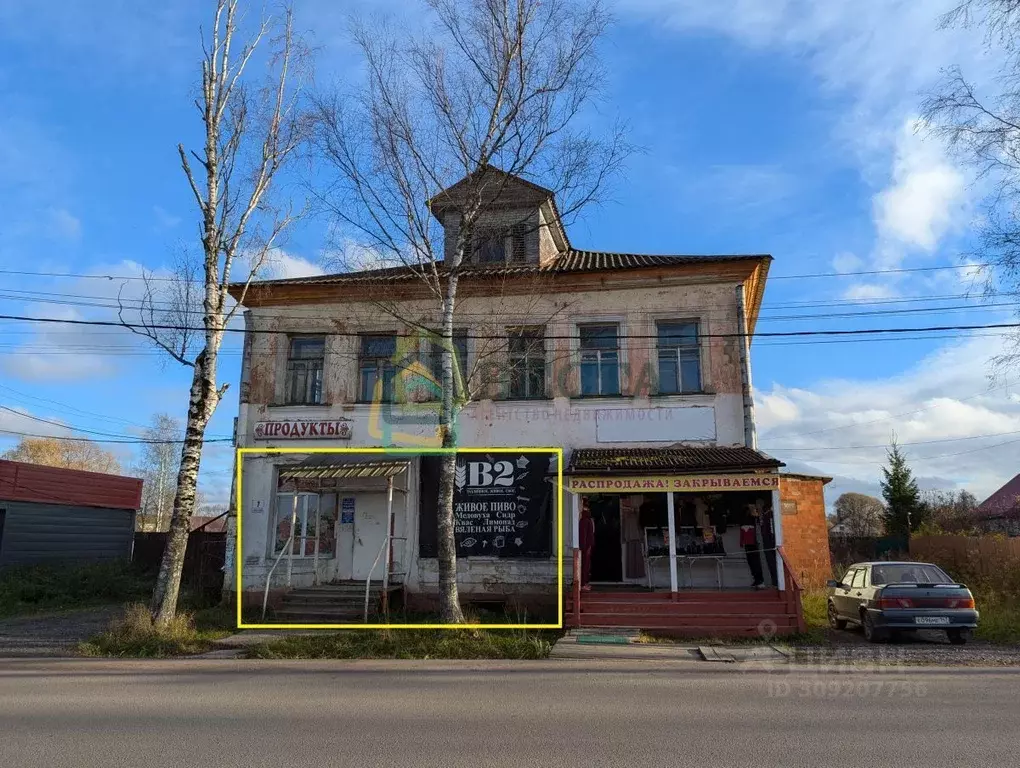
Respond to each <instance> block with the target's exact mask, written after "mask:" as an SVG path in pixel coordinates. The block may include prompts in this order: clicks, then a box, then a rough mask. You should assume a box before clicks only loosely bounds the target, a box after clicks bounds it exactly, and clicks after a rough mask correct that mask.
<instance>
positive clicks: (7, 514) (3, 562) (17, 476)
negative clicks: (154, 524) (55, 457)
mask: <svg viewBox="0 0 1020 768" xmlns="http://www.w3.org/2000/svg"><path fill="white" fill-rule="evenodd" d="M141 500H142V481H141V480H139V479H138V478H134V477H122V476H120V475H104V474H100V473H98V472H81V471H79V470H75V469H61V468H58V467H44V466H41V465H38V464H23V463H22V462H18V461H3V460H0V567H2V566H7V565H27V564H31V563H57V562H83V561H95V560H114V559H117V558H130V557H131V544H132V540H133V538H134V528H135V513H136V512H137V511H138V508H139V506H140V505H141Z"/></svg>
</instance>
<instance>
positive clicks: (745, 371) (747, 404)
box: [737, 283, 758, 450]
mask: <svg viewBox="0 0 1020 768" xmlns="http://www.w3.org/2000/svg"><path fill="white" fill-rule="evenodd" d="M737 328H738V332H739V333H740V339H739V340H738V343H739V345H740V387H741V393H742V395H743V399H744V445H746V446H747V447H748V448H753V449H755V450H757V448H758V434H757V432H756V431H755V428H754V398H753V397H752V396H751V337H750V335H748V331H747V319H746V315H745V314H744V285H743V283H741V284H740V285H738V286H737Z"/></svg>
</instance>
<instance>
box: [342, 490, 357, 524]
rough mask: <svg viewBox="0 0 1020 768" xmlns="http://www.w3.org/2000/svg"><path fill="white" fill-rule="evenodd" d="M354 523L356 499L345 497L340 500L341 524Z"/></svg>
mask: <svg viewBox="0 0 1020 768" xmlns="http://www.w3.org/2000/svg"><path fill="white" fill-rule="evenodd" d="M353 522H354V497H353V496H345V497H344V498H343V499H341V500H340V523H341V524H342V525H343V524H348V525H349V524H351V523H353Z"/></svg>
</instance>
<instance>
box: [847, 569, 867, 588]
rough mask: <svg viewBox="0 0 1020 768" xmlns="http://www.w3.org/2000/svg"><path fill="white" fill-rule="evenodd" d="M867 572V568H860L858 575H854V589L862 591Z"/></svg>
mask: <svg viewBox="0 0 1020 768" xmlns="http://www.w3.org/2000/svg"><path fill="white" fill-rule="evenodd" d="M866 572H867V569H865V568H858V569H857V573H855V574H854V580H853V583H852V584H851V585H850V586H852V587H853V588H854V589H860V588H861V587H863V586H864V574H865V573H866Z"/></svg>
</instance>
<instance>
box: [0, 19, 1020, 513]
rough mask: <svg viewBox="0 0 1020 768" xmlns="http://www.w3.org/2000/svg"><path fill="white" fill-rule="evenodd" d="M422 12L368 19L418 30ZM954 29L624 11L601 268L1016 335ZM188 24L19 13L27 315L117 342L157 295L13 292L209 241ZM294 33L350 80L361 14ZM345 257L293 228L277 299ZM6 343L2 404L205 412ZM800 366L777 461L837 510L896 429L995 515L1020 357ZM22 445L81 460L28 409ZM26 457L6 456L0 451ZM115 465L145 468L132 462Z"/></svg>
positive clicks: (17, 122)
mask: <svg viewBox="0 0 1020 768" xmlns="http://www.w3.org/2000/svg"><path fill="white" fill-rule="evenodd" d="M405 2H406V0H405ZM405 2H401V0H389V1H388V2H376V3H373V2H369V1H368V0H362V1H361V2H360V3H359V6H360V7H361V8H362V9H364V10H369V11H381V12H387V13H390V12H392V13H404V14H407V13H410V14H412V15H414V14H415V13H416V12H415V11H414V9H413V6H411V5H410V3H407V4H405ZM951 4H952V2H951V1H950V2H943V1H942V0H932V1H931V2H925V3H917V2H898V1H894V0H873V2H869V3H866V4H861V3H859V2H853V0H829V2H826V3H817V2H807V1H806V0H805V1H803V2H802V1H800V0H775V1H774V2H768V3H763V2H758V1H757V0H716V1H715V2H712V3H704V2H701V1H699V0H617V2H616V3H614V5H613V9H614V11H615V14H616V16H617V19H618V23H617V25H616V26H615V28H614V29H613V31H612V33H611V34H610V36H609V38H608V39H607V41H606V45H605V47H604V56H605V59H606V64H607V68H608V71H609V73H610V74H609V80H608V83H607V94H606V103H605V104H604V105H603V111H604V113H605V114H606V116H607V117H611V116H614V115H616V114H619V115H621V116H623V117H625V118H626V119H627V121H628V122H629V123H630V125H631V131H632V132H631V135H630V139H631V140H632V141H633V142H634V143H636V144H638V145H640V146H642V147H643V150H644V151H643V152H642V153H640V154H638V155H636V156H634V157H633V158H631V160H630V161H629V162H628V164H627V167H626V169H625V172H624V173H623V175H622V176H621V178H620V179H619V180H617V182H616V183H615V184H614V185H613V187H612V189H611V196H610V198H611V199H609V200H607V201H606V202H605V203H604V204H603V205H602V206H601V207H600V208H598V209H596V210H592V211H590V212H589V213H588V214H587V215H585V216H582V217H581V219H580V220H579V221H577V222H576V223H574V224H573V225H572V226H571V228H570V234H571V237H572V240H573V242H574V244H575V246H578V247H585V248H593V249H602V250H618V251H632V252H634V251H636V252H653V253H654V252H663V253H700V252H716V253H725V252H755V253H759V252H768V253H771V254H773V256H774V257H775V262H774V264H773V269H772V276H773V277H774V278H777V279H774V280H772V281H771V282H770V284H769V287H768V290H767V293H766V303H765V307H764V309H763V311H762V320H761V323H760V325H759V329H758V330H759V331H786V330H808V329H817V328H847V327H889V326H901V327H909V326H928V325H945V324H977V323H993V322H1004V321H1006V322H1008V321H1009V320H1010V319H1011V318H1012V315H1010V314H1009V313H1008V310H1007V309H1006V308H1004V307H1001V306H994V305H995V304H1001V303H1003V301H1002V300H994V299H993V300H991V301H988V300H982V299H981V298H980V296H979V294H980V289H981V280H980V278H979V277H977V276H975V274H974V270H973V269H968V268H966V267H965V266H964V262H963V261H961V254H963V253H964V252H966V250H967V248H968V246H969V245H970V244H971V243H970V236H971V234H970V233H971V231H972V229H973V225H974V222H975V221H976V217H977V216H978V215H979V211H978V208H977V203H978V202H979V200H980V198H981V195H982V192H983V190H982V188H981V187H980V186H979V185H974V184H973V183H972V180H971V179H970V178H969V177H968V175H967V172H966V169H963V168H961V167H959V166H958V165H957V164H956V163H955V162H954V161H953V159H952V158H949V157H947V156H946V154H945V153H944V152H943V151H942V149H941V147H939V146H938V145H937V144H936V143H934V142H933V141H930V140H925V138H924V132H923V126H918V124H917V122H916V120H917V108H918V103H919V101H920V95H919V94H920V93H921V92H922V91H923V90H924V89H926V88H929V87H931V85H932V84H933V83H934V82H935V80H936V79H937V77H938V74H939V70H940V68H942V67H945V66H949V65H952V64H960V65H962V66H964V68H965V71H967V72H968V73H970V74H971V75H972V76H973V77H975V78H977V79H978V80H979V81H987V80H988V78H989V75H990V71H991V70H990V62H989V57H988V55H987V54H986V53H985V52H984V50H983V47H982V45H981V39H980V36H979V34H977V33H975V32H973V31H939V30H937V29H936V18H937V16H938V13H939V11H940V10H941V9H942V8H944V7H948V6H949V5H951ZM168 5H170V6H171V7H168V8H157V7H155V5H154V4H143V3H131V2H126V1H121V2H110V3H106V4H104V6H103V12H102V14H99V13H97V11H96V6H95V4H94V3H88V2H52V3H47V4H41V3H29V2H22V3H18V2H8V3H5V4H3V5H2V6H0V44H2V46H3V50H4V55H3V56H2V57H0V99H2V103H3V104H4V109H3V110H2V111H0V210H3V215H2V216H0V227H2V230H0V232H2V237H0V269H2V270H6V272H5V273H2V274H0V285H2V289H0V304H2V307H3V310H2V312H3V313H4V314H27V315H34V316H50V317H69V318H70V317H77V318H104V319H106V318H109V317H110V316H111V313H110V310H109V309H108V308H104V307H102V306H91V305H94V304H109V303H112V301H113V300H114V298H115V297H116V295H117V291H118V290H119V289H121V286H122V285H123V286H125V288H124V290H125V291H127V294H128V295H129V296H130V295H132V293H131V292H132V291H137V285H138V283H137V281H123V280H121V281H117V280H109V279H91V278H53V277H39V276H29V275H18V274H12V273H13V272H25V271H30V272H57V273H73V274H83V275H116V276H128V277H137V276H138V275H140V273H141V270H142V269H143V268H145V269H150V270H155V271H157V272H159V271H163V270H166V269H168V268H169V266H170V265H171V264H172V263H173V261H174V259H175V257H176V255H177V254H179V253H180V252H181V249H182V248H184V247H186V244H190V243H192V242H194V240H195V231H196V215H195V211H194V209H193V203H192V201H191V200H190V199H189V194H188V191H187V188H186V184H185V182H184V179H183V178H182V175H181V173H180V170H179V165H178V158H177V154H176V145H177V143H178V142H184V143H185V144H188V145H192V146H195V145H196V138H197V136H198V131H199V128H200V125H199V123H198V120H197V116H196V114H195V113H194V108H193V106H192V105H191V99H192V98H193V94H194V87H195V85H194V84H195V77H196V74H197V68H196V62H197V58H198V38H197V28H198V25H199V24H200V23H202V22H203V21H205V19H204V17H203V6H204V5H205V4H204V3H198V2H193V3H175V4H168ZM862 6H863V7H862ZM296 21H297V26H298V27H299V28H302V29H306V30H314V35H313V36H312V40H313V42H314V43H315V44H316V45H317V46H318V60H317V77H318V78H319V80H320V81H328V80H330V79H332V78H333V77H335V76H343V75H345V74H348V73H349V72H350V69H351V67H352V66H353V59H352V56H351V51H350V49H349V47H348V45H347V43H346V42H345V39H344V35H343V29H344V25H345V18H344V16H343V12H342V11H341V10H340V9H339V8H338V7H337V4H334V3H328V2H324V1H320V0H305V1H304V2H298V3H297V4H296ZM918 127H920V128H921V129H922V130H920V131H918V130H916V129H917V128H918ZM322 233H323V223H322V222H320V221H308V222H305V223H304V224H303V225H302V226H301V227H299V228H298V229H297V230H295V231H294V233H293V235H292V237H291V238H290V239H289V241H288V242H287V243H286V244H285V250H286V255H285V256H283V257H281V259H280V260H279V262H278V263H277V264H276V266H275V270H276V274H280V275H297V274H306V273H309V272H313V271H316V270H318V269H320V268H321V262H322V258H323V257H322V253H323V251H324V242H323V240H322ZM947 266H952V267H955V268H954V269H941V270H930V271H922V272H892V273H889V272H885V273H883V274H880V275H870V276H869V275H856V274H845V273H855V272H861V271H868V270H890V269H894V270H895V269H917V268H929V267H947ZM833 272H836V273H841V274H840V276H839V277H828V278H813V279H806V278H800V277H793V276H798V275H805V274H815V273H833ZM783 278H786V279H783ZM58 294H62V295H58ZM964 294H970V295H969V296H965V295H964ZM932 297H946V298H943V299H938V300H936V299H932ZM918 298H921V299H922V300H921V301H917V300H916V299H918ZM945 307H952V309H948V310H947V309H944V308H945ZM906 309H909V310H911V311H910V312H909V313H904V314H882V315H874V314H872V315H865V316H861V317H839V318H834V317H818V315H819V314H823V315H831V314H833V313H837V312H838V313H855V312H861V311H867V312H875V311H880V310H881V311H892V310H906ZM939 309H942V311H938V310H939ZM791 315H795V316H800V317H794V318H791V317H790V316H791ZM804 315H809V316H812V315H813V317H803V316H804ZM0 336H2V338H0V405H6V406H8V407H9V408H14V409H15V410H20V411H22V412H23V413H26V414H28V415H31V416H35V417H40V418H45V419H50V420H54V421H59V422H62V423H65V424H67V425H70V426H74V427H78V428H84V429H89V430H95V431H100V432H108V433H116V434H126V435H132V434H136V433H137V431H138V429H139V428H140V427H141V426H143V425H144V424H145V423H146V422H147V421H148V419H149V418H150V417H151V415H152V414H154V413H156V412H158V411H166V412H170V413H172V414H175V415H182V414H183V408H184V405H185V402H186V387H187V383H188V380H189V376H188V372H187V371H185V370H183V369H181V368H180V367H179V366H177V365H176V364H174V363H171V362H166V361H163V360H162V358H161V357H160V355H159V354H158V353H157V352H156V351H155V350H153V349H151V348H150V347H146V346H145V345H144V343H143V342H142V341H141V340H140V339H137V338H136V337H132V336H131V335H130V334H127V333H126V332H124V331H122V330H118V329H113V328H73V327H65V326H50V327H36V326H31V325H27V324H23V323H15V322H8V321H0ZM794 341H796V340H789V339H784V340H782V343H779V340H768V339H758V340H756V342H755V345H754V357H753V361H754V377H755V387H756V412H757V418H758V423H759V434H760V442H761V447H762V448H763V449H765V450H768V451H770V452H772V453H774V454H775V455H777V456H779V457H780V458H782V459H784V460H785V461H787V463H788V464H789V465H790V466H791V468H793V469H797V470H800V471H815V472H822V473H825V474H829V475H833V476H835V477H836V481H835V482H834V483H833V484H832V486H831V487H830V495H832V496H834V495H835V494H836V493H838V492H840V491H843V490H850V489H853V490H863V491H867V492H876V491H877V485H876V482H877V479H878V477H879V466H880V465H881V463H882V460H883V457H884V450H883V449H882V447H881V446H882V445H884V444H886V443H887V442H888V440H889V438H890V435H891V433H892V431H893V429H895V431H896V433H897V436H898V438H899V440H900V441H901V442H903V443H905V444H906V450H907V453H908V456H909V457H910V458H911V460H912V462H913V465H914V469H915V472H916V473H917V474H918V475H919V477H920V478H921V479H922V483H923V484H924V485H926V486H931V487H934V486H938V487H944V488H954V487H966V488H969V489H971V490H973V491H974V492H975V493H976V494H977V495H978V496H979V497H981V496H984V495H987V494H988V493H990V492H991V491H993V490H994V489H995V488H996V487H998V485H1000V484H1001V483H1003V482H1005V481H1006V480H1007V479H1008V478H1009V477H1011V476H1012V475H1013V474H1015V473H1016V472H1017V471H1018V469H1020V467H1018V465H1017V462H1016V458H1015V457H1016V456H1017V455H1020V451H1018V450H1017V449H1018V447H1020V442H1015V443H1009V441H1010V440H1011V439H1013V440H1017V439H1020V394H1018V393H1020V388H1018V387H1017V386H1016V385H1015V384H1016V383H1015V380H1016V376H1015V375H1014V376H1013V377H1010V376H1007V377H1006V378H1005V379H1002V378H1000V379H995V380H990V379H989V373H990V372H991V371H990V366H989V361H990V359H991V358H992V357H993V356H995V355H996V354H998V353H1000V352H1001V351H1002V347H1003V341H1004V340H1003V338H1002V337H1000V336H997V335H991V334H989V335H980V336H960V335H949V334H944V335H941V336H939V337H936V338H928V339H905V340H895V341H893V340H885V339H883V340H880V341H876V340H870V341H867V342H855V343H831V344H818V343H811V344H803V343H793V342H794ZM238 353H239V344H238V343H237V341H236V340H232V341H231V342H229V343H228V345H227V347H226V348H225V355H224V358H223V364H222V368H221V375H222V378H223V380H225V381H228V382H236V380H237V372H238V361H239V354H238ZM235 413H236V389H235V391H234V393H233V394H228V396H227V398H226V400H225V402H224V403H223V405H222V406H221V407H220V409H219V411H218V412H217V414H216V416H215V417H214V419H213V422H212V424H211V426H210V430H209V432H210V435H211V436H217V437H222V436H227V435H229V433H230V429H231V420H232V418H233V416H234V415H235ZM0 429H6V430H14V431H23V432H33V433H38V434H47V433H49V430H53V431H54V432H59V433H65V434H66V432H63V431H62V430H61V429H60V428H58V427H51V426H48V425H45V424H42V423H40V422H37V421H32V420H31V419H28V418H26V417H25V416H19V415H15V414H11V413H10V412H7V411H0ZM1012 432H1016V433H1018V434H1017V435H1016V436H1014V437H1012V438H1011V437H1010V435H1009V433H1012ZM985 435H987V436H989V437H982V436H985ZM12 442H13V438H3V437H0V448H3V447H6V446H7V445H9V444H11V443H12ZM995 446H1000V447H995ZM111 447H112V448H113V449H114V450H116V451H117V452H118V453H119V455H120V456H121V458H122V460H123V462H124V463H125V464H126V465H127V464H130V462H131V461H132V449H131V448H130V447H126V446H117V445H113V446H111ZM202 487H203V492H204V494H205V498H206V499H207V500H209V501H221V500H224V499H225V497H226V494H227V491H228V489H229V448H228V447H227V446H225V445H223V444H219V445H210V447H209V449H208V451H207V454H206V457H205V463H204V471H203V476H202Z"/></svg>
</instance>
